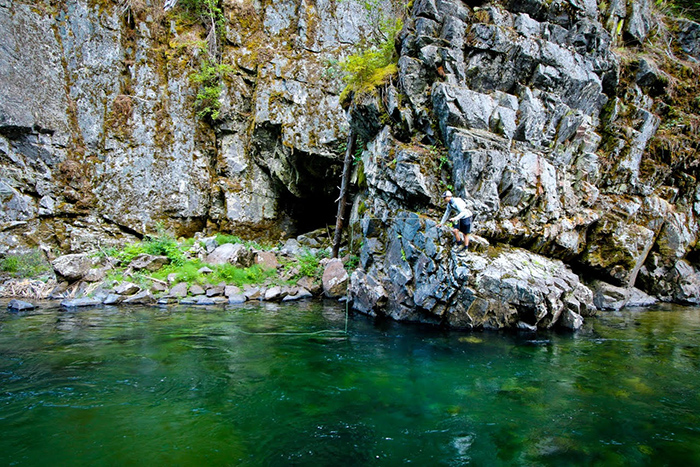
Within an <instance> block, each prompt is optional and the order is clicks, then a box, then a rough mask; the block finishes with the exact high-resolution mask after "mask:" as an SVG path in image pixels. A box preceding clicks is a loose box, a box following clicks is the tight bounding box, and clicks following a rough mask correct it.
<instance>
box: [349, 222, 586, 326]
mask: <svg viewBox="0 0 700 467" xmlns="http://www.w3.org/2000/svg"><path fill="white" fill-rule="evenodd" d="M403 214H404V215H405V217H406V218H405V219H401V220H398V219H397V220H395V221H393V222H391V224H390V225H391V227H390V228H389V229H388V232H387V236H388V245H387V249H386V251H385V252H384V253H383V254H381V253H380V254H378V253H376V252H375V253H373V254H372V257H373V259H372V262H371V264H370V265H369V266H366V267H365V269H366V270H365V271H356V272H355V273H353V275H352V278H351V283H350V287H349V294H350V297H351V299H352V303H353V308H355V309H356V310H358V311H360V312H363V313H366V314H370V315H382V316H389V317H391V318H394V319H396V320H401V321H417V322H425V323H433V324H443V325H448V326H450V327H457V328H467V329H477V328H479V329H480V328H493V329H497V328H502V327H514V326H516V325H517V323H518V322H521V323H525V324H527V325H528V326H532V327H540V328H550V327H554V326H563V327H567V328H572V329H578V328H579V327H580V326H581V324H582V323H583V319H582V317H583V316H589V315H591V314H593V313H595V306H594V305H593V294H592V293H591V291H590V290H589V289H588V288H587V287H586V286H585V285H583V284H582V283H581V282H580V281H579V279H578V277H577V276H576V275H575V274H573V273H572V272H571V271H570V270H569V269H568V268H567V267H566V266H565V265H564V264H563V263H562V262H561V261H554V260H550V259H547V258H544V257H542V256H539V255H535V254H533V253H530V252H528V251H526V250H522V249H510V248H502V247H501V248H492V249H490V250H489V251H488V253H487V254H478V253H460V254H456V253H454V252H451V251H450V249H449V245H447V240H446V238H445V236H441V235H440V234H439V231H438V229H437V228H436V224H435V222H434V221H432V220H426V219H421V218H420V217H418V216H416V215H411V214H410V213H403ZM450 235H451V234H450ZM366 244H367V243H366ZM369 248H371V247H369Z"/></svg>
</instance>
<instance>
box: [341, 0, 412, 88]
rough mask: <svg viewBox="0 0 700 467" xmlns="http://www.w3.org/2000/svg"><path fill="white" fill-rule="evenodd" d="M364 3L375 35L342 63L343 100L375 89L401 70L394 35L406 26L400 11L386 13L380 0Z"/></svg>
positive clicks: (365, 0)
mask: <svg viewBox="0 0 700 467" xmlns="http://www.w3.org/2000/svg"><path fill="white" fill-rule="evenodd" d="M362 6H363V7H364V9H365V11H366V13H367V16H368V19H369V22H370V24H371V25H372V31H371V36H370V37H369V39H368V41H367V42H366V43H365V44H363V45H361V46H360V48H359V49H358V51H357V52H356V53H354V54H352V55H349V56H348V57H346V58H345V59H344V60H341V61H340V62H339V66H340V68H341V70H343V72H345V76H344V80H345V83H346V86H345V89H344V90H343V92H342V93H341V95H340V101H341V102H348V101H349V100H350V99H352V95H353V94H363V93H367V92H373V91H374V90H375V89H376V88H377V87H379V86H381V85H383V84H385V83H386V82H387V81H388V80H389V78H390V77H392V76H393V75H395V74H396V72H397V62H398V56H397V54H396V49H395V47H394V38H395V37H396V35H397V34H398V32H399V31H400V30H401V28H402V27H403V21H402V19H401V17H400V14H398V13H396V11H391V12H386V11H385V10H384V9H382V8H381V4H380V2H379V0H364V1H363V2H362ZM396 9H398V8H395V10H396Z"/></svg>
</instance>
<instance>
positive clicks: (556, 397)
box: [0, 301, 700, 466]
mask: <svg viewBox="0 0 700 467" xmlns="http://www.w3.org/2000/svg"><path fill="white" fill-rule="evenodd" d="M0 306H2V308H1V310H5V306H6V301H4V302H0ZM345 329H346V311H345V308H344V306H343V305H342V304H338V303H329V302H323V303H322V302H309V303H302V304H298V303H297V304H289V305H286V304H275V305H273V304H263V303H260V304H258V303H255V304H245V305H240V306H236V307H232V308H226V309H223V308H212V309H202V308H184V307H183V308H169V309H160V308H147V307H143V308H124V307H120V308H109V307H105V308H91V309H81V310H77V311H63V310H61V309H60V308H57V307H46V308H43V309H41V310H37V311H33V312H30V313H24V314H18V313H10V312H5V311H0V464H1V465H37V466H38V465H42V466H44V465H71V466H74V465H126V464H131V465H166V464H167V465H202V464H205V465H250V466H257V465H314V466H319V465H398V464H405V463H413V464H416V465H466V464H472V465H489V466H492V465H556V466H560V465H590V464H600V465H700V423H699V422H700V372H699V369H700V309H698V308H677V307H676V308H657V309H649V310H636V311H625V312H621V313H603V314H601V315H600V317H598V318H595V319H588V320H587V323H586V324H585V326H584V329H582V330H581V331H579V332H576V333H564V334H562V333H549V332H547V333H539V334H538V335H536V336H533V335H519V334H515V333H499V332H481V333H460V332H447V331H441V330H436V329H432V328H425V327H421V326H412V325H405V324H403V325H402V324H396V323H375V322H373V321H372V320H370V319H368V318H366V317H362V316H358V315H352V314H351V315H350V316H349V320H347V334H345V333H344V332H343V331H345ZM327 331H341V332H327Z"/></svg>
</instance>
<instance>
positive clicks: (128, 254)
mask: <svg viewBox="0 0 700 467" xmlns="http://www.w3.org/2000/svg"><path fill="white" fill-rule="evenodd" d="M183 247H185V248H186V247H187V246H186V245H183V246H181V245H179V244H178V242H177V241H176V240H175V239H174V238H173V237H172V236H170V235H169V234H167V233H165V232H164V231H163V230H162V229H160V228H159V233H158V235H157V236H155V237H146V239H145V240H144V241H142V242H139V243H132V244H129V245H126V246H125V247H124V248H123V249H122V250H121V251H118V250H115V249H111V250H106V251H104V252H103V253H104V254H106V255H108V256H113V257H114V258H116V259H118V260H119V261H120V262H122V263H123V264H125V265H128V264H129V263H131V261H132V260H133V259H134V258H135V257H137V256H138V255H141V254H144V253H147V254H149V255H162V256H167V257H168V259H169V260H170V262H171V263H172V264H174V265H176V266H182V265H183V264H184V263H185V254H184V251H183Z"/></svg>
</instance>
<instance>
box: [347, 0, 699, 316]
mask: <svg viewBox="0 0 700 467" xmlns="http://www.w3.org/2000/svg"><path fill="white" fill-rule="evenodd" d="M601 8H604V10H601ZM412 13H413V15H412V18H411V21H410V23H408V24H407V27H406V28H404V31H403V34H402V36H401V37H400V38H399V43H398V45H397V46H398V48H399V50H400V58H399V76H398V79H397V83H396V85H395V87H393V88H390V89H389V90H387V91H386V92H385V96H379V97H375V98H372V97H368V96H363V97H362V98H359V99H357V102H356V109H355V110H354V113H353V115H357V117H355V119H356V120H366V115H369V114H371V112H368V111H366V110H364V109H365V108H367V107H370V108H381V106H382V105H384V106H385V107H386V108H387V111H388V113H389V115H390V116H391V117H392V120H393V121H392V122H391V125H390V126H389V127H385V128H384V130H381V131H380V130H379V129H380V128H382V125H381V124H380V123H379V121H378V119H377V122H376V124H375V125H368V124H366V123H363V125H357V127H358V131H359V132H360V133H361V135H362V137H363V138H365V139H366V140H369V141H371V143H370V144H369V145H368V149H367V151H366V152H365V154H364V157H363V165H362V167H360V172H361V176H360V179H362V180H364V181H365V184H366V185H365V188H364V190H362V191H361V193H360V195H359V197H358V198H357V202H356V205H355V211H354V216H355V219H356V221H357V231H358V236H359V237H360V238H359V243H361V245H362V246H361V259H362V266H363V270H362V271H358V273H356V274H355V275H354V276H353V280H352V285H351V295H352V296H353V298H354V300H355V306H356V308H357V309H359V310H360V311H363V312H366V313H370V314H380V315H381V314H386V315H389V316H391V317H394V318H396V319H402V320H414V321H425V322H438V323H447V324H450V325H453V326H460V327H470V328H473V327H504V326H516V325H517V326H521V327H524V328H529V327H551V326H553V325H556V324H557V323H558V324H561V325H564V326H565V327H578V326H580V324H581V322H582V317H583V316H586V315H587V314H590V313H592V312H593V311H594V310H595V309H596V308H619V307H621V306H624V305H625V304H631V303H650V301H653V299H651V297H644V294H643V293H642V294H641V295H640V294H639V291H638V290H636V288H635V286H637V287H641V288H642V289H644V291H646V292H648V293H651V294H653V295H655V296H657V297H660V298H661V299H664V300H673V301H678V302H682V303H699V302H700V288H698V286H699V285H700V275H699V274H698V269H697V267H698V263H697V247H696V245H697V237H698V224H697V218H698V215H699V214H700V211H698V207H699V205H698V199H699V198H698V196H699V194H700V192H699V191H698V185H697V175H698V152H697V149H698V138H697V137H698V133H697V128H698V126H697V124H698V122H699V121H698V110H700V109H699V108H698V107H697V100H696V99H695V97H691V96H694V94H695V92H694V91H692V90H693V89H694V86H695V85H694V84H692V83H691V82H688V81H687V79H685V80H683V79H680V80H679V79H678V76H688V75H684V73H687V72H688V71H689V70H696V71H697V70H698V68H697V60H698V56H697V53H696V52H694V51H695V49H694V46H691V45H690V42H689V41H687V40H686V39H684V38H685V37H687V35H686V33H685V32H683V31H685V30H687V29H688V28H690V29H694V30H695V31H697V30H698V25H697V24H696V23H690V22H687V21H684V20H683V21H678V22H670V20H668V18H666V19H661V18H659V17H658V16H655V15H658V13H654V12H653V9H652V7H651V6H650V5H649V3H648V2H629V3H628V4H626V5H625V4H617V3H615V4H611V5H607V4H606V5H603V4H601V5H597V4H596V3H595V2H573V1H554V2H549V1H548V2H539V1H536V0H535V1H532V2H504V3H501V4H490V3H483V4H482V3H479V4H467V3H463V2H460V1H451V0H420V1H417V2H416V3H415V6H414V8H413V11H412ZM664 21H667V23H664ZM674 31H675V32H676V33H677V32H679V31H680V34H679V35H678V34H676V35H674ZM652 35H653V37H652ZM659 41H661V42H662V43H663V45H659ZM691 42H692V41H691ZM392 95H400V96H402V99H399V100H397V99H391V96H392ZM684 96H685V97H684ZM382 97H383V100H384V101H385V102H386V104H382V103H381V102H380V100H381V98H382ZM693 99H695V100H694V101H693ZM691 101H692V102H691ZM671 107H673V109H672V111H673V112H676V114H675V115H676V117H677V118H678V127H676V128H675V130H674V131H675V134H674V135H671V134H669V133H670V132H669V131H668V129H669V126H668V125H669V124H668V123H663V122H667V121H668V120H667V119H668V116H669V113H668V112H669V110H670V108H671ZM378 113H379V112H374V114H378ZM660 128H661V130H663V131H665V134H664V135H663V136H662V137H663V138H669V139H668V140H667V141H665V143H663V144H662V146H663V145H664V144H665V145H666V146H665V147H666V149H663V150H660V149H659V140H660V135H659V133H660V132H661V130H660ZM368 129H369V130H368ZM407 129H408V130H407ZM671 146H673V149H670V150H669V148H670V147H671ZM682 147H686V148H687V151H686V154H685V155H683V154H681V153H682V152H683V151H684V150H682V149H681V148H682ZM431 166H432V167H433V170H429V169H427V168H428V167H431ZM441 170H442V171H443V174H442V175H441V174H440V171H441ZM444 172H447V173H444ZM445 188H451V189H453V191H455V192H456V194H457V195H458V196H462V197H464V198H465V199H466V200H467V201H468V202H470V203H471V204H472V205H473V206H474V211H475V212H476V228H475V231H476V233H477V234H478V235H479V236H481V237H485V238H486V239H488V241H489V243H490V244H491V246H490V247H488V248H486V247H484V246H477V247H476V248H477V250H478V249H481V250H483V253H478V252H477V253H467V254H458V253H456V252H454V251H451V250H450V247H449V245H450V242H449V237H450V234H449V233H447V232H445V231H440V230H438V229H437V227H436V223H435V219H438V218H439V215H440V212H434V213H433V215H432V217H426V216H423V215H420V216H419V215H416V214H415V213H416V211H417V209H416V207H417V206H421V205H425V206H429V205H434V206H438V205H440V202H441V201H440V200H439V198H437V194H438V193H439V192H440V191H441V189H445ZM429 199H430V201H428V200H429ZM423 212H424V211H423ZM397 213H398V215H397ZM418 213H419V214H422V212H421V211H418ZM409 223H410V225H411V227H410V228H409V227H408V224H409ZM497 245H509V246H508V247H507V248H504V247H503V246H497ZM512 247H519V248H523V249H524V250H519V249H517V248H516V249H515V250H513V249H512ZM533 254H535V255H534V256H533ZM552 260H554V261H555V263H551V261H552ZM556 261H564V262H565V263H566V264H568V268H565V267H563V265H561V264H558V263H556ZM572 270H574V271H576V272H577V273H578V274H580V275H581V277H582V278H584V279H585V280H586V281H589V283H588V285H584V284H582V283H580V282H579V280H578V279H574V277H576V276H575V275H573V276H572V274H571V272H572ZM436 278H437V279H436ZM593 278H595V279H598V280H597V281H591V279H593Z"/></svg>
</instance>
